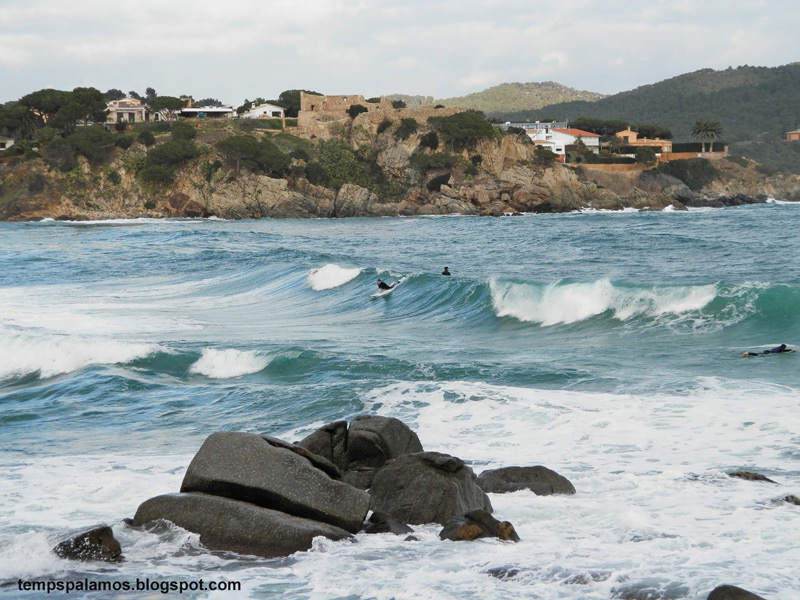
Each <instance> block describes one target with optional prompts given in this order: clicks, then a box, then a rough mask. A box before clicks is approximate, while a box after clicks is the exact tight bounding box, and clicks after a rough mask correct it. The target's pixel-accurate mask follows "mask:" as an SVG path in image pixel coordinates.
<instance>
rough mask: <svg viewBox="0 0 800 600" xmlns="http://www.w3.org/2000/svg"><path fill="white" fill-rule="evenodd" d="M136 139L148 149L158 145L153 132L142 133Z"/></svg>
mask: <svg viewBox="0 0 800 600" xmlns="http://www.w3.org/2000/svg"><path fill="white" fill-rule="evenodd" d="M136 139H137V141H139V142H140V143H142V144H144V145H145V146H147V147H148V148H149V147H150V146H153V145H154V144H155V143H156V136H154V135H153V133H152V132H150V131H147V130H145V131H143V132H141V133H140V134H139V135H138V136H137V137H136Z"/></svg>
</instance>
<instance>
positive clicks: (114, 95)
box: [103, 88, 125, 102]
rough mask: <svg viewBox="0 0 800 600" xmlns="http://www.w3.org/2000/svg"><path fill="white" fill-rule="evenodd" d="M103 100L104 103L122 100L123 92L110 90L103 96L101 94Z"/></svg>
mask: <svg viewBox="0 0 800 600" xmlns="http://www.w3.org/2000/svg"><path fill="white" fill-rule="evenodd" d="M103 98H104V99H105V101H106V102H113V101H114V100H122V99H124V98H125V92H123V91H122V90H118V89H115V88H111V89H110V90H108V91H107V92H106V93H105V94H103Z"/></svg>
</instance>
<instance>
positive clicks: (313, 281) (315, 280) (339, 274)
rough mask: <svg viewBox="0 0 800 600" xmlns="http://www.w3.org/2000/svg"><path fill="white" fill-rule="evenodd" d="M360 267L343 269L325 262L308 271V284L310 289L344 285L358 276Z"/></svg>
mask: <svg viewBox="0 0 800 600" xmlns="http://www.w3.org/2000/svg"><path fill="white" fill-rule="evenodd" d="M359 273H361V269H345V268H344V267H340V266H339V265H334V264H327V265H325V266H324V267H320V268H318V269H311V271H309V273H308V284H309V285H310V286H311V289H312V290H315V291H321V290H330V289H333V288H336V287H339V286H340V285H344V284H345V283H347V282H348V281H351V280H353V279H355V278H356V277H358V274H359Z"/></svg>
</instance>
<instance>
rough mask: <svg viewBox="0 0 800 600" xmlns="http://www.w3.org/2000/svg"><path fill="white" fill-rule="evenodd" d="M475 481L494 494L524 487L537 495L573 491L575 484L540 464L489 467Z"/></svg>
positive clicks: (523, 488) (514, 490) (484, 489)
mask: <svg viewBox="0 0 800 600" xmlns="http://www.w3.org/2000/svg"><path fill="white" fill-rule="evenodd" d="M477 482H478V485H479V486H480V488H481V489H482V490H483V491H484V492H489V493H495V494H504V493H507V492H516V491H518V490H525V489H527V490H531V491H532V492H533V493H535V494H536V495H537V496H549V495H551V494H574V493H575V486H574V485H572V483H571V482H570V481H569V480H568V479H567V478H566V477H564V476H562V475H559V474H558V473H556V472H555V471H553V470H551V469H548V468H547V467H542V466H535V467H504V468H502V469H490V470H487V471H484V472H483V473H481V474H480V475H479V476H478V480H477Z"/></svg>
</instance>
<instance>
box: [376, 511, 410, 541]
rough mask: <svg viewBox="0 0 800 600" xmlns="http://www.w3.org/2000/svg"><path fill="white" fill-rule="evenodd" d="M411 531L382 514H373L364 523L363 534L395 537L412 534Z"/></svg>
mask: <svg viewBox="0 0 800 600" xmlns="http://www.w3.org/2000/svg"><path fill="white" fill-rule="evenodd" d="M413 531H414V530H413V529H411V527H409V526H408V525H406V524H405V523H403V522H401V521H398V520H397V519H395V518H392V517H390V516H389V515H387V514H386V513H383V512H380V511H378V512H373V513H372V514H371V515H370V516H369V518H368V519H367V520H366V522H365V523H364V532H365V533H393V534H395V535H402V534H404V533H412V532H413Z"/></svg>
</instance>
